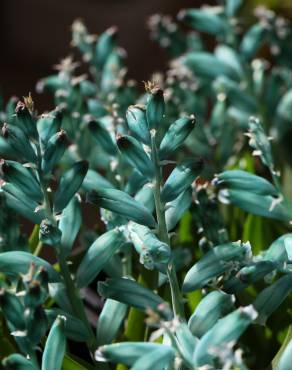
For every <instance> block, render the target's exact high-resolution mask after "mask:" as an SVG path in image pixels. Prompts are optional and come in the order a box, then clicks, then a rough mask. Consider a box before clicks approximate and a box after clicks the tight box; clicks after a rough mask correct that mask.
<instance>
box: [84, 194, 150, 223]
mask: <svg viewBox="0 0 292 370" xmlns="http://www.w3.org/2000/svg"><path fill="white" fill-rule="evenodd" d="M87 201H88V202H89V203H93V204H95V205H97V206H99V207H101V208H105V209H108V210H110V211H112V212H115V213H117V214H119V215H121V216H124V217H126V218H127V219H129V220H132V221H135V222H137V223H139V224H141V225H146V226H149V227H155V225H156V222H155V219H154V217H153V216H152V214H151V213H150V212H149V211H148V209H147V208H146V207H145V206H143V205H142V204H140V203H138V202H137V201H136V200H135V199H134V198H132V197H130V196H129V195H128V194H127V193H125V192H123V191H121V190H116V189H99V190H98V191H93V192H91V193H89V194H88V196H87Z"/></svg>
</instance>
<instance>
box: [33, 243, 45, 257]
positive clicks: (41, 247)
mask: <svg viewBox="0 0 292 370" xmlns="http://www.w3.org/2000/svg"><path fill="white" fill-rule="evenodd" d="M42 249H43V243H42V242H38V244H37V246H36V249H35V250H34V252H33V254H34V256H39V255H40V254H41V251H42Z"/></svg>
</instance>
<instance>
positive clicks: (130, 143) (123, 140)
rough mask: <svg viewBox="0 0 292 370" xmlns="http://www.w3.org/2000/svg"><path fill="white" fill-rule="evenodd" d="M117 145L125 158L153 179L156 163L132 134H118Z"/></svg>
mask: <svg viewBox="0 0 292 370" xmlns="http://www.w3.org/2000/svg"><path fill="white" fill-rule="evenodd" d="M117 145H118V147H119V150H120V151H121V153H122V154H123V158H125V160H126V161H127V162H128V163H129V164H130V165H131V166H132V167H134V168H136V169H137V170H138V171H139V172H140V173H141V174H142V175H144V176H146V177H148V179H150V180H151V179H152V178H153V177H154V165H153V163H152V161H151V159H150V158H149V156H148V155H147V154H146V152H145V151H144V149H143V147H142V145H141V144H140V143H139V142H138V141H137V140H136V139H134V138H133V137H131V136H127V135H124V136H118V137H117Z"/></svg>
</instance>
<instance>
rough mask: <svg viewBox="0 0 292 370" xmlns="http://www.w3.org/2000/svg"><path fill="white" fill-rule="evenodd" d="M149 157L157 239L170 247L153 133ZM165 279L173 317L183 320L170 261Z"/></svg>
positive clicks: (181, 305) (176, 283)
mask: <svg viewBox="0 0 292 370" xmlns="http://www.w3.org/2000/svg"><path fill="white" fill-rule="evenodd" d="M151 155H152V161H153V163H154V168H155V183H154V201H155V208H156V216H157V222H158V237H159V239H160V240H161V241H163V242H164V243H167V244H168V245H169V246H170V240H169V236H168V232H167V227H166V221H165V205H164V203H163V202H162V201H161V197H160V188H161V185H162V176H161V167H160V161H159V158H158V150H157V147H156V140H155V133H151ZM167 277H168V280H169V284H170V290H171V300H172V308H173V312H174V315H175V316H180V317H181V318H185V313H184V307H183V298H182V294H181V292H180V289H179V285H178V280H177V276H176V272H175V268H174V265H173V260H172V259H171V260H170V261H169V263H168V266H167Z"/></svg>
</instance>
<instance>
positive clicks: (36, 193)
mask: <svg viewBox="0 0 292 370" xmlns="http://www.w3.org/2000/svg"><path fill="white" fill-rule="evenodd" d="M0 175H1V177H2V178H3V180H5V181H8V182H11V183H12V184H13V185H14V186H16V187H18V188H19V189H20V190H21V191H22V192H23V193H25V194H26V195H27V196H28V197H30V198H32V199H33V200H34V201H36V202H39V203H41V202H42V200H43V193H42V191H41V187H40V184H39V182H38V180H37V179H36V177H35V175H34V173H33V171H32V170H31V169H30V168H28V167H25V166H23V165H22V164H20V163H18V162H14V161H6V160H0Z"/></svg>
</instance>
